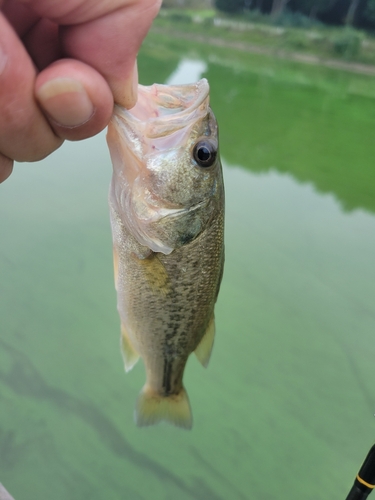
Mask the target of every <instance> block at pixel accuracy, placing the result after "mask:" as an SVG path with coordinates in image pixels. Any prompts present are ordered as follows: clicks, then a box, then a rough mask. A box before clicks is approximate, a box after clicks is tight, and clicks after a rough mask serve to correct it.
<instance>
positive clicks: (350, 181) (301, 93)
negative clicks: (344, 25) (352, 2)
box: [0, 35, 375, 500]
mask: <svg viewBox="0 0 375 500" xmlns="http://www.w3.org/2000/svg"><path fill="white" fill-rule="evenodd" d="M197 53H199V54H200V55H199V57H198V56H197ZM139 66H140V78H141V81H142V83H145V84H150V83H152V82H153V81H159V82H163V81H164V82H165V81H168V82H169V83H178V82H180V83H182V82H183V81H186V80H189V79H190V78H191V80H195V79H197V78H200V77H201V76H205V77H207V78H208V79H209V81H210V84H211V96H212V106H213V108H214V111H215V113H216V115H217V117H218V120H219V123H220V127H221V143H220V144H221V153H222V158H223V163H224V175H225V182H226V198H227V222H226V255H227V257H226V268H225V275H224V281H223V285H222V289H221V292H220V296H219V300H218V304H217V308H216V318H217V320H216V323H217V334H216V340H215V347H214V352H213V355H212V357H211V361H210V365H209V367H208V368H207V370H204V369H203V368H202V367H201V366H200V365H199V363H198V362H197V360H196V359H195V357H194V356H192V357H191V359H190V360H189V363H188V366H187V370H186V375H185V386H186V388H187V391H188V393H189V397H190V401H191V404H192V409H193V415H194V427H193V430H192V431H190V432H186V431H183V430H180V429H175V428H173V427H171V426H168V425H164V424H161V425H159V426H156V427H153V428H146V429H138V428H137V427H136V426H135V425H134V423H133V408H134V403H135V400H136V398H137V395H138V392H139V390H140V389H141V387H142V385H143V382H144V369H143V366H142V364H141V363H139V364H138V365H137V366H136V367H135V368H134V369H133V371H132V372H130V373H129V374H125V373H124V371H123V366H122V360H121V355H120V351H119V320H118V316H117V311H116V298H115V291H114V288H113V276H112V249H111V234H110V227H109V216H108V208H107V191H108V185H109V181H110V176H111V166H110V160H109V155H108V151H107V147H106V143H105V138H104V134H100V135H99V136H97V137H96V138H94V139H91V140H88V141H85V142H81V143H66V144H65V145H64V146H63V147H62V148H61V149H60V150H59V151H57V152H56V153H55V154H53V155H52V156H51V157H49V158H48V159H46V160H45V161H43V162H40V163H38V164H35V165H29V164H25V165H17V167H16V168H15V172H14V174H13V175H12V177H11V178H10V179H9V180H8V181H7V182H5V183H4V184H2V185H1V186H0V210H1V214H2V217H1V220H0V238H1V246H0V280H1V281H0V294H1V300H0V405H1V406H0V482H1V483H3V484H4V485H5V486H6V487H7V489H8V490H9V491H10V492H11V493H12V495H13V496H14V497H15V499H16V500H50V499H52V498H53V499H54V500H66V499H67V498H70V499H74V500H87V499H90V500H103V499H105V500H119V499H131V500H138V499H146V500H148V499H151V498H152V499H153V500H172V499H173V500H174V499H176V498H178V499H186V500H188V499H190V500H191V499H198V500H219V499H222V500H224V499H227V498H231V499H239V500H242V499H256V500H263V499H267V500H270V499H271V500H273V499H275V500H279V499H282V500H284V499H285V500H287V499H288V500H289V499H300V498H301V499H302V498H303V499H306V500H307V499H311V500H320V499H322V500H325V499H328V498H337V499H341V498H343V499H344V498H345V496H346V493H347V492H348V490H349V489H350V486H351V483H352V480H353V479H354V476H355V474H356V472H357V470H358V468H359V466H360V464H361V462H362V460H363V458H364V456H365V454H366V453H367V451H368V449H369V448H370V446H371V444H372V443H373V440H374V436H375V420H374V417H373V414H374V411H375V384H374V380H375V364H374V359H375V339H374V330H375V301H374V297H375V164H374V163H375V161H374V158H375V141H374V132H375V100H374V99H373V97H371V95H369V93H368V92H367V90H366V89H368V88H369V87H370V86H371V85H373V84H375V82H373V81H371V80H370V79H369V78H368V77H360V76H351V75H349V74H344V73H338V72H335V71H331V70H327V69H325V70H320V69H319V68H308V67H306V68H304V67H302V66H298V65H291V64H289V65H288V63H286V62H277V63H276V62H274V61H272V60H271V59H265V58H263V59H262V58H261V57H255V56H252V55H242V56H241V57H239V56H238V54H236V53H231V52H230V51H225V50H224V49H223V51H221V52H220V51H219V49H210V48H209V47H203V46H201V47H200V46H199V45H198V44H197V45H195V46H194V44H193V43H192V44H191V45H190V46H189V47H188V48H187V47H186V42H184V43H183V44H182V43H181V44H180V46H179V43H178V41H174V40H168V39H167V38H163V37H162V36H156V35H150V38H149V39H148V41H146V43H145V46H144V48H143V51H142V54H141V55H140V60H139Z"/></svg>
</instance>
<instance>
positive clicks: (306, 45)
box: [154, 9, 375, 64]
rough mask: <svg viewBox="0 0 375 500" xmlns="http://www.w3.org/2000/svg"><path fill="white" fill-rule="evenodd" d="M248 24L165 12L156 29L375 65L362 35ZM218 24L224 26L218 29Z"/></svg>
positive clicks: (373, 51) (374, 52)
mask: <svg viewBox="0 0 375 500" xmlns="http://www.w3.org/2000/svg"><path fill="white" fill-rule="evenodd" d="M264 19H265V16H263V17H262V18H261V20H260V21H261V22H259V21H258V22H254V20H252V19H250V20H247V18H246V17H245V16H241V17H239V16H228V15H227V16H225V15H223V14H222V13H215V11H203V12H202V13H201V11H199V10H195V11H194V10H183V9H163V10H162V11H161V14H160V15H159V17H158V18H157V19H156V20H155V24H154V25H155V27H159V28H162V29H163V30H169V31H178V30H183V31H184V32H185V33H191V34H192V35H194V34H204V35H205V36H206V37H207V38H209V37H212V38H214V37H219V38H221V39H222V40H226V41H228V42H240V43H243V44H249V45H250V44H255V45H259V46H262V47H267V48H268V49H274V50H275V51H279V50H285V51H290V52H292V51H298V52H301V53H303V54H306V55H315V56H317V57H321V58H324V59H329V58H336V59H342V60H345V61H353V62H354V61H356V62H360V63H364V64H375V40H374V38H373V37H371V36H370V35H369V34H366V33H365V32H363V31H358V30H354V29H351V28H335V27H326V26H323V25H316V26H313V27H311V28H298V27H291V26H274V25H270V24H265V23H264ZM215 20H216V21H217V22H221V23H222V24H223V25H222V26H216V25H215Z"/></svg>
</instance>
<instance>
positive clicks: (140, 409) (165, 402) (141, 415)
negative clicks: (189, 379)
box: [134, 386, 193, 429]
mask: <svg viewBox="0 0 375 500" xmlns="http://www.w3.org/2000/svg"><path fill="white" fill-rule="evenodd" d="M134 416H135V421H136V423H137V425H138V426H139V427H144V426H146V425H154V424H157V423H158V422H161V421H162V420H165V421H167V422H169V423H171V424H173V425H176V426H177V427H183V428H184V429H191V427H192V424H193V417H192V414H191V408H190V403H189V399H188V396H187V393H186V391H185V389H184V388H182V389H181V392H180V393H179V394H172V395H170V396H162V395H160V394H158V393H155V392H153V391H151V390H150V389H149V388H148V387H147V386H144V388H143V389H142V392H141V393H140V395H139V398H138V401H137V404H136V409H135V414H134Z"/></svg>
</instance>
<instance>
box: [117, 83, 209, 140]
mask: <svg viewBox="0 0 375 500" xmlns="http://www.w3.org/2000/svg"><path fill="white" fill-rule="evenodd" d="M209 91H210V87H209V84H208V81H207V80H206V79H205V78H202V79H201V80H199V81H198V82H197V83H192V84H184V85H161V84H156V83H155V84H154V85H151V86H144V85H138V100H137V103H136V105H135V106H134V107H133V108H132V109H130V110H126V109H124V108H122V107H120V106H117V105H116V106H115V113H116V114H118V115H120V116H122V117H123V118H124V119H125V120H126V121H127V122H128V123H129V124H131V126H132V128H133V129H135V130H137V132H138V133H141V134H142V135H143V136H144V137H147V138H150V139H156V138H161V137H165V136H166V135H170V134H172V133H174V132H176V131H177V130H179V129H182V128H185V127H188V126H189V124H192V123H194V122H196V121H197V120H198V119H199V118H203V117H204V116H205V115H207V112H208V108H209Z"/></svg>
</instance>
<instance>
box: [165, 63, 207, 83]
mask: <svg viewBox="0 0 375 500" xmlns="http://www.w3.org/2000/svg"><path fill="white" fill-rule="evenodd" d="M206 70H207V64H206V63H205V62H204V61H199V60H193V59H181V61H180V63H179V64H178V66H177V68H176V69H175V71H173V73H172V74H171V75H170V76H169V77H168V78H167V80H166V81H165V85H180V84H182V83H194V82H197V81H198V80H200V79H201V78H202V75H203V73H204V72H205V71H206Z"/></svg>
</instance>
